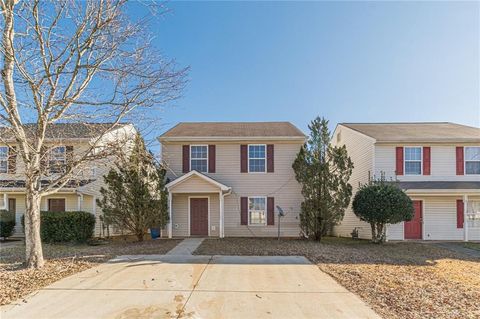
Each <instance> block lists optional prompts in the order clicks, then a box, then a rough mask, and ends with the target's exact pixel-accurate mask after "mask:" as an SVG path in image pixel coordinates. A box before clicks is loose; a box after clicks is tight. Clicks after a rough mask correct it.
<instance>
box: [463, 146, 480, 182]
mask: <svg viewBox="0 0 480 319" xmlns="http://www.w3.org/2000/svg"><path fill="white" fill-rule="evenodd" d="M465 174H467V175H480V146H475V147H465Z"/></svg>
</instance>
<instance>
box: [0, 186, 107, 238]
mask: <svg viewBox="0 0 480 319" xmlns="http://www.w3.org/2000/svg"><path fill="white" fill-rule="evenodd" d="M2 196H3V195H2ZM8 198H15V200H16V211H15V221H16V225H15V233H14V236H16V237H23V236H24V233H23V227H22V224H21V218H22V216H23V215H24V214H25V210H26V200H25V195H24V194H8ZM49 198H64V199H65V209H66V210H67V211H76V210H78V196H77V195H76V194H62V193H59V194H53V195H49V196H46V197H43V198H42V200H41V204H40V209H41V210H42V211H46V210H47V209H48V199H49ZM7 202H8V200H7ZM81 210H83V211H86V212H89V213H93V196H89V195H85V196H84V200H83V203H82V207H81ZM99 229H100V225H98V223H97V224H96V225H95V233H94V234H95V235H98V231H99Z"/></svg>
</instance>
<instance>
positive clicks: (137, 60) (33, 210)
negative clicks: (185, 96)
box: [0, 0, 187, 268]
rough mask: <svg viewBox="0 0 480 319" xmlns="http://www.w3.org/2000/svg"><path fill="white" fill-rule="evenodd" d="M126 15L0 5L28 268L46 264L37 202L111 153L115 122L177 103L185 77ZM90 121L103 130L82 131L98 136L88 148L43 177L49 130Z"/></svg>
mask: <svg viewBox="0 0 480 319" xmlns="http://www.w3.org/2000/svg"><path fill="white" fill-rule="evenodd" d="M150 5H151V4H150ZM157 7H160V10H164V9H163V7H162V6H161V5H160V6H158V5H157ZM125 9H126V1H125V0H97V1H95V0H92V1H90V0H89V1H70V0H61V1H51V2H49V1H40V0H34V1H18V0H0V10H1V16H2V20H3V21H2V28H1V32H2V44H1V48H0V53H1V55H2V62H3V64H2V65H1V73H2V82H3V83H2V85H1V89H0V129H1V131H0V133H1V136H0V142H2V143H6V144H7V145H14V147H15V148H14V149H15V150H16V153H18V155H19V156H20V157H21V158H22V160H23V162H24V164H25V170H24V176H23V178H24V179H25V193H26V212H25V237H26V262H27V266H28V267H36V268H38V267H42V266H43V264H44V260H43V253H42V246H41V239H40V200H41V197H42V196H46V195H49V194H52V193H54V192H56V191H57V190H58V189H61V188H62V187H64V186H65V185H67V184H68V183H70V182H71V181H72V178H73V177H75V174H77V172H79V171H80V170H81V169H82V167H85V166H86V165H88V163H89V162H91V161H92V160H96V159H99V158H106V157H108V156H111V155H112V154H114V152H115V151H116V149H117V147H118V139H117V138H113V139H112V138H109V139H108V141H107V142H105V141H106V140H107V137H111V134H112V132H114V131H115V132H116V131H118V128H119V127H122V126H123V125H122V122H125V121H131V122H133V123H138V122H139V121H140V119H144V118H145V116H142V115H145V114H147V113H146V112H145V110H146V109H148V108H156V107H161V106H163V105H165V104H166V103H167V102H169V101H171V100H173V99H176V98H177V97H178V96H179V94H180V92H181V90H182V88H183V87H184V84H185V75H186V71H187V70H186V69H185V68H184V69H177V68H176V65H175V62H174V61H173V60H165V59H164V58H163V57H162V55H161V54H159V53H158V52H157V51H155V50H154V49H153V46H152V44H151V38H149V33H148V32H147V31H148V30H146V29H147V28H148V24H147V23H146V21H145V20H143V19H140V20H139V21H133V20H132V19H129V17H128V16H127V15H126V13H125V11H126V10H125ZM150 12H151V13H152V11H150ZM88 122H102V123H104V124H103V125H89V124H84V125H83V129H85V128H87V129H88V128H91V129H92V130H94V131H95V132H94V133H95V134H91V135H92V136H94V138H92V139H91V141H90V143H89V145H88V147H87V148H86V149H84V150H82V152H81V153H80V154H78V153H76V154H75V158H74V159H73V160H72V161H70V162H69V165H67V166H66V168H65V169H63V170H62V171H60V172H59V171H56V172H55V174H51V175H49V174H48V169H46V168H45V166H44V165H42V163H43V162H44V161H45V160H46V159H47V158H48V156H49V154H50V150H51V149H52V148H53V147H55V143H59V141H61V140H62V139H64V138H66V137H65V136H62V135H61V134H60V133H59V134H60V135H58V136H56V135H55V130H54V129H52V128H53V126H54V125H55V124H56V123H88ZM25 123H32V124H30V125H26V124H25ZM62 134H64V132H63V133H62ZM87 135H88V134H87ZM45 176H48V178H49V183H44V182H43V179H45Z"/></svg>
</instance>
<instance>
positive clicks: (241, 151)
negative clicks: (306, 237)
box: [159, 122, 306, 237]
mask: <svg viewBox="0 0 480 319" xmlns="http://www.w3.org/2000/svg"><path fill="white" fill-rule="evenodd" d="M305 139H306V137H305V135H304V134H303V133H302V132H301V131H300V130H299V129H297V128H296V127H295V126H293V125H292V124H291V123H288V122H248V123H226V122H224V123H180V124H178V125H177V126H175V127H173V128H172V129H170V130H169V131H167V132H166V133H164V134H163V135H161V136H160V137H159V140H160V142H161V145H162V160H163V162H164V164H165V165H166V168H167V174H168V177H169V178H170V180H171V182H170V183H169V184H168V185H167V188H168V191H169V202H170V203H169V207H170V210H169V213H170V223H169V225H168V227H167V234H163V236H167V235H168V236H169V237H172V236H182V237H185V236H213V237H226V236H227V237H233V236H238V237H244V236H245V237H255V236H277V231H278V223H279V216H278V213H279V209H278V207H280V208H281V210H283V212H284V214H285V216H284V217H281V220H280V222H281V225H280V226H281V230H280V235H281V236H284V237H298V236H299V234H300V227H299V213H300V206H301V202H302V195H301V187H300V185H299V184H298V182H297V181H296V179H295V174H294V171H293V169H292V164H293V161H294V160H295V158H296V156H297V153H298V152H299V150H300V148H301V146H302V145H303V143H304V142H305Z"/></svg>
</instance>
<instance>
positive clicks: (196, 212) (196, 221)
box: [190, 198, 208, 236]
mask: <svg viewBox="0 0 480 319" xmlns="http://www.w3.org/2000/svg"><path fill="white" fill-rule="evenodd" d="M190 235H191V236H208V198H190Z"/></svg>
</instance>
